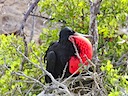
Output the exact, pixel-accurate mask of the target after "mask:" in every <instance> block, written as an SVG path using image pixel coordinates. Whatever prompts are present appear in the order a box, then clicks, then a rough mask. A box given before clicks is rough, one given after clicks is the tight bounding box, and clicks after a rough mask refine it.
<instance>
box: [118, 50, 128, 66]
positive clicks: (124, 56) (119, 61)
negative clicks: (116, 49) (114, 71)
mask: <svg viewBox="0 0 128 96" xmlns="http://www.w3.org/2000/svg"><path fill="white" fill-rule="evenodd" d="M124 58H128V52H127V53H125V54H123V55H122V57H121V58H119V60H118V61H117V62H116V66H119V65H121V64H122V61H123V59H124Z"/></svg>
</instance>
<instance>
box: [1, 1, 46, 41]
mask: <svg viewBox="0 0 128 96" xmlns="http://www.w3.org/2000/svg"><path fill="white" fill-rule="evenodd" d="M33 1H34V0H33ZM33 1H32V0H0V34H2V33H12V32H15V31H16V30H18V29H19V27H20V25H21V21H22V20H23V17H24V14H25V13H26V12H27V10H28V8H29V7H30V5H31V4H32V2H33ZM35 12H36V13H37V14H38V13H39V8H37V9H36V11H35ZM33 20H34V23H33ZM44 22H45V20H44V19H42V18H34V19H33V17H32V16H29V18H28V20H27V22H26V25H25V28H24V32H25V34H26V36H27V41H29V39H30V34H31V31H32V30H34V37H33V40H35V42H37V41H38V38H39V35H40V33H41V32H42V28H44V27H46V24H44ZM32 24H34V27H32Z"/></svg>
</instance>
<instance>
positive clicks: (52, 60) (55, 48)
mask: <svg viewBox="0 0 128 96" xmlns="http://www.w3.org/2000/svg"><path fill="white" fill-rule="evenodd" d="M76 35H78V33H76V32H75V31H73V30H72V29H71V28H69V27H65V28H63V29H62V30H61V31H60V33H59V41H57V42H54V43H52V44H51V45H50V46H49V48H48V49H47V51H46V54H45V56H44V62H45V60H47V65H46V70H47V71H48V72H50V73H51V74H52V75H53V77H54V78H55V79H57V78H60V77H61V76H62V74H63V70H64V68H65V65H66V64H67V63H70V62H69V60H70V59H72V61H71V63H72V64H71V67H72V66H74V65H73V64H75V63H74V62H73V61H75V60H74V58H76V55H75V49H74V46H73V43H72V42H71V41H70V40H69V36H76ZM76 41H77V43H79V40H76ZM87 42H89V41H88V40H87ZM79 44H81V45H82V46H84V44H83V43H79ZM89 46H91V43H90V45H89ZM85 47H87V45H85ZM81 48H84V47H81ZM78 49H80V48H78ZM81 50H83V49H81ZM84 51H85V50H84ZM91 51H92V49H91ZM89 54H90V53H89ZM81 56H82V55H81ZM71 57H72V58H71ZM91 57H92V54H91V55H90V57H88V58H91ZM77 61H78V60H76V62H77ZM77 63H78V62H77ZM76 65H77V67H78V64H76ZM69 67H70V66H69V64H68V66H67V68H66V72H65V74H64V78H66V77H68V76H70V75H71V74H72V73H73V72H74V69H73V71H72V70H71V71H72V72H70V70H69V69H71V68H69ZM75 67H76V66H75ZM75 69H76V68H75ZM77 69H78V68H77ZM75 75H77V74H75ZM45 81H46V83H51V79H50V77H49V76H47V75H46V76H45Z"/></svg>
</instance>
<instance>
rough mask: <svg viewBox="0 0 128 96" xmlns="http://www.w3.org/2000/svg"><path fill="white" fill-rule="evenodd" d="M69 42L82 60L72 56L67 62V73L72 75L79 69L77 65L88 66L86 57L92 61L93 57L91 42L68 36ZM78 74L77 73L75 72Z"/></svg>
mask: <svg viewBox="0 0 128 96" xmlns="http://www.w3.org/2000/svg"><path fill="white" fill-rule="evenodd" d="M69 40H70V41H71V42H72V43H73V44H74V45H75V46H76V48H77V51H78V53H79V56H80V58H81V60H82V62H81V61H80V59H79V58H78V56H72V57H71V58H70V60H69V72H70V73H71V74H73V73H74V72H76V71H77V70H78V68H79V64H81V63H83V64H84V65H86V66H87V65H88V61H87V59H86V56H87V57H88V59H90V60H91V59H92V55H93V49H92V44H91V42H90V41H89V40H88V39H87V38H86V37H83V36H70V37H69ZM77 73H79V72H77Z"/></svg>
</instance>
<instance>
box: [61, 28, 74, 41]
mask: <svg viewBox="0 0 128 96" xmlns="http://www.w3.org/2000/svg"><path fill="white" fill-rule="evenodd" d="M74 34H75V32H74V31H73V30H72V29H71V28H69V27H65V28H63V29H62V30H61V31H60V34H59V41H60V42H61V41H67V40H68V38H69V37H70V36H71V35H74Z"/></svg>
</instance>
